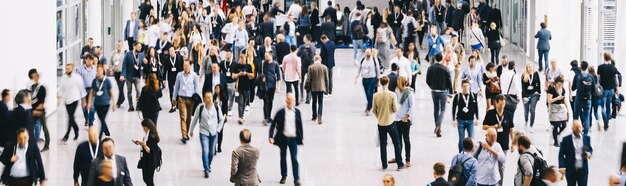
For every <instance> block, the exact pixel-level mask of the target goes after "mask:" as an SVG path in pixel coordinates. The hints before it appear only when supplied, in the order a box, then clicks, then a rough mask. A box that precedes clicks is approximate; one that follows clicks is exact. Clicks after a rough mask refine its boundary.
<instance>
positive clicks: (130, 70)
mask: <svg viewBox="0 0 626 186" xmlns="http://www.w3.org/2000/svg"><path fill="white" fill-rule="evenodd" d="M133 55H134V52H126V56H124V61H123V65H122V76H124V77H125V78H126V79H130V78H133V77H136V76H138V77H143V75H144V74H143V72H142V70H143V68H144V65H143V59H144V54H143V52H141V53H139V54H138V55H137V56H138V57H137V59H138V60H140V61H139V62H136V61H135V56H133ZM135 64H138V65H137V66H138V67H139V68H138V69H135Z"/></svg>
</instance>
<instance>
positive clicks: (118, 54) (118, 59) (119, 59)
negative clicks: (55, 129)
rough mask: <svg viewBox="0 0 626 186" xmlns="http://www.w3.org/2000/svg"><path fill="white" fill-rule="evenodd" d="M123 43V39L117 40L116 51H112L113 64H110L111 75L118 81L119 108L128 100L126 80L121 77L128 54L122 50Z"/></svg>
mask: <svg viewBox="0 0 626 186" xmlns="http://www.w3.org/2000/svg"><path fill="white" fill-rule="evenodd" d="M122 47H123V44H122V41H117V42H115V51H113V52H111V58H110V59H111V62H112V63H111V64H110V65H109V76H111V75H112V76H113V77H115V82H116V83H117V90H118V91H117V92H118V94H119V95H118V96H119V97H118V98H117V103H116V105H117V108H120V106H122V103H124V101H125V100H126V97H125V96H124V81H122V80H121V79H120V77H121V76H122V66H123V65H124V63H123V61H124V57H125V56H126V51H124V50H122Z"/></svg>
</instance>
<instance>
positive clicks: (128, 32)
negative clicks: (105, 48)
mask: <svg viewBox="0 0 626 186" xmlns="http://www.w3.org/2000/svg"><path fill="white" fill-rule="evenodd" d="M136 17H137V13H136V12H131V13H130V20H126V26H125V27H124V39H126V42H128V48H129V49H130V48H133V44H134V43H135V41H136V40H137V39H139V37H138V35H139V20H137V18H136Z"/></svg>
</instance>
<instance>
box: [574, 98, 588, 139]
mask: <svg viewBox="0 0 626 186" xmlns="http://www.w3.org/2000/svg"><path fill="white" fill-rule="evenodd" d="M575 104H576V108H575V109H576V110H575V111H573V112H578V113H579V116H580V121H581V122H582V124H583V134H585V135H589V126H590V123H591V120H590V119H591V100H576V103H575Z"/></svg>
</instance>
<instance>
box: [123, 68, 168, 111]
mask: <svg viewBox="0 0 626 186" xmlns="http://www.w3.org/2000/svg"><path fill="white" fill-rule="evenodd" d="M121 75H122V73H121V72H114V73H113V76H114V77H115V82H116V83H117V90H118V92H119V94H118V98H117V104H116V105H118V106H120V105H122V103H124V101H126V96H124V84H125V83H124V81H122V80H120V76H121ZM170 95H171V94H170Z"/></svg>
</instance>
